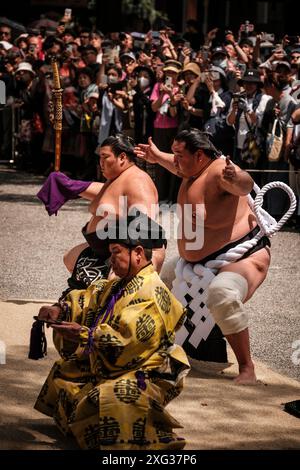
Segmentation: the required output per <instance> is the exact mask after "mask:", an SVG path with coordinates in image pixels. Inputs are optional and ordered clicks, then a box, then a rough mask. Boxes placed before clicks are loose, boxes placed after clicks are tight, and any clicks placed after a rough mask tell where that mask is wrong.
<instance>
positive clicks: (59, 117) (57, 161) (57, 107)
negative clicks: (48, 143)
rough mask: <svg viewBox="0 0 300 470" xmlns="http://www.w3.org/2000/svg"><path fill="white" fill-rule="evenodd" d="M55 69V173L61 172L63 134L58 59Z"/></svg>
mask: <svg viewBox="0 0 300 470" xmlns="http://www.w3.org/2000/svg"><path fill="white" fill-rule="evenodd" d="M52 69H53V90H52V94H53V103H54V129H55V163H54V171H59V170H60V159H61V133H62V92H63V90H62V88H61V85H60V78H59V70H58V65H57V59H56V57H53V58H52Z"/></svg>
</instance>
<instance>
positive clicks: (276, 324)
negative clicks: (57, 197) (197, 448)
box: [0, 166, 300, 380]
mask: <svg viewBox="0 0 300 470" xmlns="http://www.w3.org/2000/svg"><path fill="white" fill-rule="evenodd" d="M43 181H44V178H43V177H40V176H34V175H30V174H25V173H22V172H16V171H15V170H13V169H9V168H6V167H5V166H2V167H0V206H1V221H2V223H1V229H0V234H1V264H0V266H1V267H0V274H1V285H0V298H1V299H2V300H6V299H16V298H18V299H37V298H38V299H57V297H58V296H59V294H60V292H61V291H62V290H63V289H64V288H65V286H66V279H67V276H68V273H67V271H66V269H65V267H64V265H63V262H62V257H63V254H64V253H65V252H66V251H67V250H68V249H70V248H71V247H73V246H74V245H76V244H79V243H82V242H83V241H84V239H83V237H82V235H81V227H83V225H84V224H85V223H86V222H87V220H88V219H89V215H88V205H87V202H85V201H82V200H75V201H70V202H69V203H67V204H66V205H65V206H64V207H63V208H62V209H61V211H60V212H59V214H58V216H57V217H55V216H52V217H49V216H48V214H47V212H46V211H45V209H44V207H43V206H42V204H41V203H40V201H39V200H38V199H37V198H36V197H35V194H36V193H37V191H38V189H39V187H40V186H41V184H42V183H43ZM299 247H300V244H299V233H293V232H289V231H282V232H280V233H279V234H277V235H276V236H275V237H274V238H273V241H272V263H271V267H270V271H269V275H268V277H267V279H266V281H265V282H264V284H263V285H262V286H261V287H260V289H259V290H258V291H257V293H256V294H255V296H254V298H252V299H251V301H250V302H249V303H248V304H247V309H248V311H249V314H250V318H251V329H250V333H251V340H252V351H253V355H254V357H257V358H259V359H260V360H262V361H263V362H265V363H267V364H268V365H270V366H271V367H272V368H273V369H275V370H278V371H280V372H283V373H285V374H286V375H289V376H291V377H294V378H297V379H298V380H300V365H294V364H293V362H292V360H291V356H292V353H293V348H292V343H293V342H294V341H296V340H299V341H300V322H299V292H300V276H299V259H300V248H299ZM175 254H176V245H175V242H174V241H173V242H172V241H171V242H170V243H169V247H168V257H169V256H172V255H175ZM298 348H299V347H298ZM294 352H295V351H294ZM298 357H299V354H298Z"/></svg>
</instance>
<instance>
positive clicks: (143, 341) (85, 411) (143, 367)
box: [35, 265, 189, 450]
mask: <svg viewBox="0 0 300 470" xmlns="http://www.w3.org/2000/svg"><path fill="white" fill-rule="evenodd" d="M118 282H119V281H116V280H114V281H105V280H104V281H103V280H102V281H98V282H96V283H95V284H92V285H91V286H89V287H88V288H87V289H86V290H74V291H71V293H69V294H68V296H67V297H66V299H65V300H66V302H67V304H68V310H69V311H68V313H67V318H66V321H75V322H77V323H79V324H81V325H82V332H81V333H80V343H79V345H78V344H75V343H71V342H68V341H66V340H65V339H63V338H62V336H61V335H58V334H57V333H54V343H55V346H56V348H57V350H58V352H59V353H60V355H61V359H60V360H58V361H57V362H55V364H54V366H53V367H52V370H51V372H50V374H49V376H48V378H47V380H46V382H45V384H44V386H43V388H42V390H41V392H40V394H39V396H38V399H37V402H36V404H35V408H36V409H37V410H38V411H40V412H42V413H44V414H46V415H48V416H53V418H54V419H55V421H56V423H57V425H58V426H59V428H60V429H61V431H62V432H63V433H64V434H68V433H71V434H73V435H74V436H75V438H76V440H77V442H78V444H79V445H80V447H81V448H83V449H135V450H136V449H154V450H155V449H182V448H183V447H184V445H185V440H184V439H183V438H180V437H177V436H176V434H175V433H174V432H173V428H178V427H182V426H180V424H179V423H178V422H177V421H176V420H175V419H174V418H173V417H172V416H171V415H170V414H169V413H168V412H167V411H166V410H165V406H166V405H167V404H168V402H169V401H170V400H172V399H173V398H175V397H176V396H177V395H178V394H179V393H180V392H181V390H182V386H183V378H184V376H185V375H186V374H187V373H188V371H189V363H188V359H187V357H186V354H185V352H184V351H183V349H182V348H181V347H180V346H178V345H175V344H174V337H175V334H174V332H175V330H177V329H178V328H179V327H180V326H181V324H182V321H183V319H184V316H185V310H184V308H183V307H182V305H181V304H180V303H179V302H178V300H177V299H175V297H174V296H173V295H172V294H171V292H170V291H169V290H168V288H167V287H166V286H165V284H164V283H163V282H162V280H161V279H160V278H159V276H158V274H157V273H156V272H155V271H154V269H153V266H152V265H148V266H146V267H145V268H144V269H142V270H141V271H140V272H139V273H138V274H137V275H136V276H135V277H134V278H133V279H132V280H131V281H130V282H129V283H128V284H127V285H126V286H125V288H124V292H123V294H122V296H121V297H120V298H119V300H117V302H116V303H115V306H114V309H113V313H112V315H111V316H109V317H108V318H107V319H106V320H105V322H104V323H101V318H100V319H99V321H98V323H97V325H94V324H93V322H95V319H97V316H98V315H99V311H100V310H99V309H100V308H101V307H102V310H103V306H105V304H106V300H107V298H108V297H109V295H110V294H111V292H112V291H113V289H116V283H118ZM102 321H103V320H102ZM92 326H93V327H94V326H95V328H94V329H92V330H91V327H92ZM91 331H92V340H93V342H92V348H91V349H90V350H88V337H89V332H91ZM74 345H75V346H74Z"/></svg>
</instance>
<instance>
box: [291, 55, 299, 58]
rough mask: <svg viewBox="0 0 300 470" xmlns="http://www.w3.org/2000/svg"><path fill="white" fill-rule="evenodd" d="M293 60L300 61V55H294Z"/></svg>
mask: <svg viewBox="0 0 300 470" xmlns="http://www.w3.org/2000/svg"><path fill="white" fill-rule="evenodd" d="M291 59H300V55H292V56H291Z"/></svg>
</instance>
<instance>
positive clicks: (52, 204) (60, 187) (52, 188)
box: [37, 171, 92, 215]
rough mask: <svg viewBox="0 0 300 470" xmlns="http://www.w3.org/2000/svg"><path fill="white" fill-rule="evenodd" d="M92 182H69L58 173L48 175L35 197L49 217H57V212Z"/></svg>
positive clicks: (64, 176)
mask: <svg viewBox="0 0 300 470" xmlns="http://www.w3.org/2000/svg"><path fill="white" fill-rule="evenodd" d="M90 184H92V181H80V180H71V178H69V177H68V176H66V175H65V174H64V173H61V172H60V171H53V172H52V173H50V175H49V176H48V178H47V179H46V181H45V183H44V184H43V186H42V187H41V189H40V190H39V192H38V193H37V197H38V198H39V199H40V200H41V201H42V202H43V203H44V204H45V208H46V211H47V212H48V214H49V215H52V214H55V215H57V211H58V210H59V209H60V208H61V207H62V206H63V205H64V204H65V203H66V202H67V201H69V200H70V199H77V198H78V197H79V194H80V193H82V192H83V191H85V190H86V189H87V188H88V187H89V185H90Z"/></svg>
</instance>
